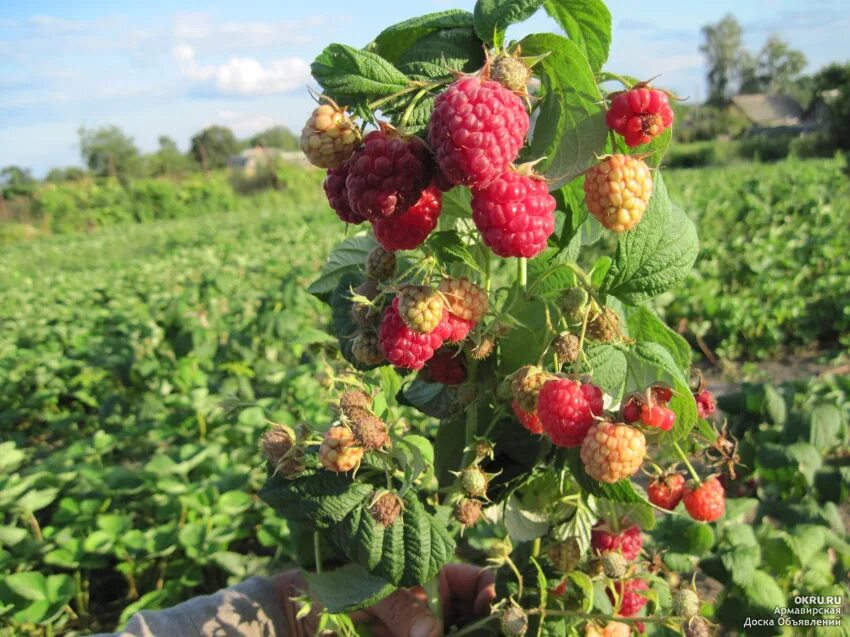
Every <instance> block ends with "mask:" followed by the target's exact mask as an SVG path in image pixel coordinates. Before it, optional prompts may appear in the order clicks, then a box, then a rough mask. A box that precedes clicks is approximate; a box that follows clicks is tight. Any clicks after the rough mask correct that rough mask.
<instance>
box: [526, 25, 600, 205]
mask: <svg viewBox="0 0 850 637" xmlns="http://www.w3.org/2000/svg"><path fill="white" fill-rule="evenodd" d="M520 46H521V47H522V51H523V53H524V54H525V55H531V56H534V55H545V56H546V57H544V58H543V59H542V60H541V61H540V62H539V63H538V64H537V65H536V66H535V67H534V72H535V74H536V75H538V76H539V77H540V79H541V82H542V84H543V103H542V104H541V106H540V110H539V112H538V115H537V119H536V123H535V125H534V130H533V132H532V135H531V142H530V144H529V147H528V149H527V152H526V153H525V155H524V156H525V157H527V158H533V159H540V158H543V159H542V161H541V162H540V163H539V164H538V165H537V167H538V170H540V171H541V172H542V173H543V174H544V175H545V176H546V178H547V179H548V180H549V184H550V185H549V187H550V190H555V189H557V188H560V187H561V186H563V185H564V184H566V183H568V182H571V181H572V180H573V179H575V177H577V176H578V175H580V174H582V173H583V172H584V171H586V170H587V169H588V168H590V167H591V166H592V165H593V164H594V163H596V161H597V160H596V158H597V156H599V155H600V154H602V151H603V150H604V148H605V142H606V140H607V138H608V127H607V125H606V124H605V117H604V112H603V109H602V104H601V102H602V98H601V95H600V93H599V88H598V86H597V84H596V79H595V78H594V76H593V71H592V70H591V68H590V65H589V64H588V62H587V58H585V56H584V53H583V52H582V51H581V49H579V47H578V46H576V44H575V43H574V42H571V41H570V40H567V39H566V38H564V37H561V36H559V35H554V34H551V33H536V34H532V35H529V36H527V37H525V38H523V40H522V41H521V42H520Z"/></svg>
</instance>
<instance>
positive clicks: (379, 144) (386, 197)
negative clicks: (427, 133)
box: [345, 131, 431, 219]
mask: <svg viewBox="0 0 850 637" xmlns="http://www.w3.org/2000/svg"><path fill="white" fill-rule="evenodd" d="M349 165H350V168H349V171H348V178H347V179H346V180H345V185H346V188H347V189H348V203H349V205H350V206H351V209H352V210H353V211H354V212H355V213H356V214H358V215H360V216H361V217H363V218H364V219H383V218H385V217H390V216H392V215H396V214H401V213H403V212H404V211H406V210H407V209H408V208H410V206H412V205H413V204H415V203H416V202H417V201H418V200H419V197H420V195H421V194H422V191H423V190H424V189H425V188H426V187H427V186H428V184H429V183H430V182H431V165H430V157H429V156H428V151H427V150H426V149H425V145H424V144H423V143H422V141H421V140H420V139H419V138H418V137H410V138H407V139H405V138H402V137H400V136H399V135H397V134H395V133H391V132H384V131H372V132H371V133H369V134H368V135H366V137H365V138H364V140H363V146H362V147H361V148H359V149H358V150H357V151H355V153H354V154H353V155H352V156H351V159H350V160H349Z"/></svg>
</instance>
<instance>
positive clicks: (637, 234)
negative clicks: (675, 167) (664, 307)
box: [601, 172, 699, 305]
mask: <svg viewBox="0 0 850 637" xmlns="http://www.w3.org/2000/svg"><path fill="white" fill-rule="evenodd" d="M653 180H654V182H655V183H654V187H653V192H652V198H651V199H650V200H649V206H648V207H647V209H646V213H645V214H644V217H643V219H642V220H641V222H640V223H639V224H638V226H637V227H636V228H634V229H633V230H629V231H627V232H624V233H623V235H622V236H621V237H620V240H619V242H618V243H617V252H616V254H615V255H614V262H613V263H612V264H611V268H610V269H609V270H608V276H607V277H605V281H604V282H603V284H602V290H601V291H602V292H604V293H607V294H611V295H613V296H616V297H617V298H618V299H620V300H621V301H623V302H624V303H628V304H631V305H639V304H641V303H645V302H646V301H649V300H650V299H652V298H654V297H656V296H658V295H659V294H661V293H662V292H666V291H667V290H669V289H670V288H672V287H673V286H674V285H676V284H677V283H679V282H680V281H682V280H683V279H684V278H685V277H686V276H687V275H688V273H689V272H690V271H691V268H692V267H693V265H694V262H695V261H696V258H697V253H698V252H699V241H698V240H697V233H696V228H695V227H694V224H693V223H692V222H691V220H690V219H688V217H687V216H686V215H685V213H684V212H682V210H681V209H680V208H678V207H676V206H674V205H673V204H672V203H671V202H670V199H669V197H668V196H667V188H666V187H665V186H664V181H663V179H662V178H661V174H660V173H658V172H656V173H655V175H654V178H653Z"/></svg>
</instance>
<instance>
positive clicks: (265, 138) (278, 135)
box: [248, 126, 299, 150]
mask: <svg viewBox="0 0 850 637" xmlns="http://www.w3.org/2000/svg"><path fill="white" fill-rule="evenodd" d="M248 146H266V147H268V148H280V149H282V150H298V147H299V146H298V138H297V137H296V136H295V135H294V134H293V132H292V131H291V130H289V129H288V128H287V127H286V126H272V127H271V128H267V129H266V130H264V131H260V132H259V133H257V134H256V135H254V136H253V137H250V138H249V139H248Z"/></svg>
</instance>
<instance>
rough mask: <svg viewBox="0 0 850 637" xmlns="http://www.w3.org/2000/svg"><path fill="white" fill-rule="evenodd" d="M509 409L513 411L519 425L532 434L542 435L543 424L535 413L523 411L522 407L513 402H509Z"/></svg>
mask: <svg viewBox="0 0 850 637" xmlns="http://www.w3.org/2000/svg"><path fill="white" fill-rule="evenodd" d="M511 407H512V408H513V410H514V415H515V416H516V419H517V420H519V424H521V425H522V426H523V427H525V428H526V429H528V430H529V431H530V432H531V433H533V434H540V433H543V423H542V422H540V418H539V417H538V415H537V412H536V411H523V409H522V407H520V406H519V403H518V402H517V401H515V400H514V401H513V402H511Z"/></svg>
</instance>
